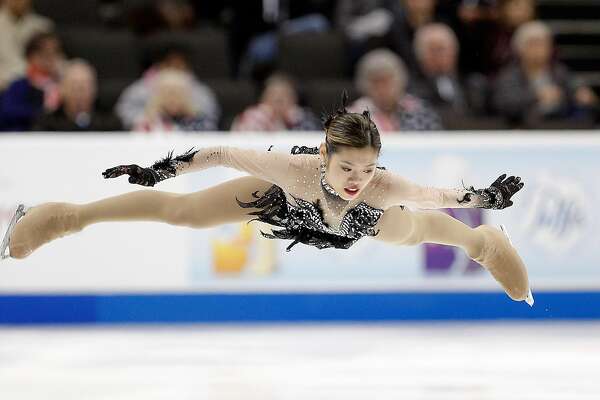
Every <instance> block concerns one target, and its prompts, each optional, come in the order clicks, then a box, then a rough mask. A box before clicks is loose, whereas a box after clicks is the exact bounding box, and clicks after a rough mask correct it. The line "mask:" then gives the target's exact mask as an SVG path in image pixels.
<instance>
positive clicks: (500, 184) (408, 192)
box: [388, 173, 524, 210]
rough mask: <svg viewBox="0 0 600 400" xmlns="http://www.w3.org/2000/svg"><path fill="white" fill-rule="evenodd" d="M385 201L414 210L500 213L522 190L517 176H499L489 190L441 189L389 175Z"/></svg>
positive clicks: (471, 188) (472, 188) (522, 184)
mask: <svg viewBox="0 0 600 400" xmlns="http://www.w3.org/2000/svg"><path fill="white" fill-rule="evenodd" d="M388 185H389V187H388V200H389V202H391V204H393V205H412V206H414V207H417V208H426V209H432V208H488V209H494V210H501V209H504V208H506V207H510V206H512V204H513V202H512V201H511V197H512V196H513V195H514V194H515V193H517V192H518V191H519V190H521V189H522V188H523V186H524V183H523V182H521V178H520V177H518V176H517V177H515V176H509V177H508V178H507V177H506V174H502V175H500V177H498V179H496V180H495V181H494V182H493V183H492V184H491V185H490V186H489V187H488V188H485V189H475V188H474V187H473V186H471V187H469V188H462V189H444V188H435V187H431V186H421V185H418V184H416V183H413V182H411V181H409V180H408V179H406V178H403V177H401V176H399V175H395V174H391V173H390V174H389V177H388Z"/></svg>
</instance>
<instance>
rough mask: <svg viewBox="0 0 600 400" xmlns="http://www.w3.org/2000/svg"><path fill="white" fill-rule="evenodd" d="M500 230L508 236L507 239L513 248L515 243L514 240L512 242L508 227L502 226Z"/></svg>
mask: <svg viewBox="0 0 600 400" xmlns="http://www.w3.org/2000/svg"><path fill="white" fill-rule="evenodd" d="M500 230H501V231H502V233H503V234H504V236H506V239H508V243H510V245H511V246H513V242H512V240H510V235H509V234H508V229H506V226H504V224H500Z"/></svg>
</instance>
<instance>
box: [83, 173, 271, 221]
mask: <svg viewBox="0 0 600 400" xmlns="http://www.w3.org/2000/svg"><path fill="white" fill-rule="evenodd" d="M272 185H273V184H272V183H270V182H267V181H264V180H262V179H258V178H254V177H251V176H247V177H242V178H237V179H232V180H230V181H227V182H224V183H221V184H218V185H215V186H212V187H210V188H207V189H204V190H200V191H197V192H194V193H185V194H178V193H169V192H161V191H157V190H139V191H136V192H131V193H125V194H122V195H119V196H115V197H110V198H107V199H103V200H99V201H95V202H93V203H88V204H82V205H77V206H76V207H77V209H78V214H79V219H80V224H81V227H82V228H83V227H85V226H88V225H90V224H94V223H98V222H108V221H157V222H164V223H168V224H171V225H181V226H188V227H192V228H206V227H210V226H215V225H221V224H226V223H231V222H238V221H245V220H249V219H251V218H252V217H251V216H248V215H247V214H248V212H250V211H251V210H245V209H243V208H241V207H240V206H239V205H238V203H237V201H236V197H237V198H238V199H239V200H241V201H249V200H251V199H252V193H253V192H255V191H259V192H264V191H266V190H267V189H268V188H269V187H271V186H272Z"/></svg>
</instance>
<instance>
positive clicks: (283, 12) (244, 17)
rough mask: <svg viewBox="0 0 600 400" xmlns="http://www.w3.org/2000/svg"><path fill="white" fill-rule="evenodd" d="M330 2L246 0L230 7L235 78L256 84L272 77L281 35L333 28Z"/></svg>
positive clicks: (230, 37)
mask: <svg viewBox="0 0 600 400" xmlns="http://www.w3.org/2000/svg"><path fill="white" fill-rule="evenodd" d="M327 3H328V1H323V0H305V1H293V2H292V1H285V0H246V1H233V2H231V3H230V5H229V8H228V12H229V13H230V14H231V21H230V24H229V30H228V33H229V40H230V50H231V52H232V54H231V55H232V61H233V67H234V74H235V75H241V76H244V77H246V78H252V79H255V80H257V81H262V80H264V79H265V78H266V77H267V76H269V75H270V74H271V73H273V71H274V69H275V62H276V58H277V55H278V51H279V48H278V35H292V34H297V33H302V32H322V31H325V30H328V29H329V28H330V25H331V24H330V22H329V20H328V18H327V16H326V15H327V14H328V8H329V6H328V4H327Z"/></svg>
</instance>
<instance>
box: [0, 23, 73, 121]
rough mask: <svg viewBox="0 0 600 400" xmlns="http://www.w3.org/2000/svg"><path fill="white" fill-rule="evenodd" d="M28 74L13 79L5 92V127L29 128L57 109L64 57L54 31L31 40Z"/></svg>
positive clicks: (2, 109)
mask: <svg viewBox="0 0 600 400" xmlns="http://www.w3.org/2000/svg"><path fill="white" fill-rule="evenodd" d="M25 58H26V59H27V73H26V76H25V77H23V78H20V79H17V80H15V81H13V82H12V83H11V84H10V86H9V87H8V89H6V92H4V94H3V95H2V99H1V104H0V117H1V118H0V121H1V123H0V124H1V128H2V130H5V131H6V130H10V131H28V130H30V129H31V125H32V123H33V122H34V121H35V119H37V117H38V116H40V115H41V114H42V113H43V112H44V111H46V112H52V111H54V110H56V108H57V107H58V105H59V102H60V93H59V89H58V81H59V77H60V72H61V69H62V67H63V64H64V57H63V53H62V49H61V45H60V42H59V41H58V38H57V36H56V35H55V34H53V33H38V34H36V35H34V36H33V37H32V38H31V40H30V41H29V42H28V43H27V46H26V48H25Z"/></svg>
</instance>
